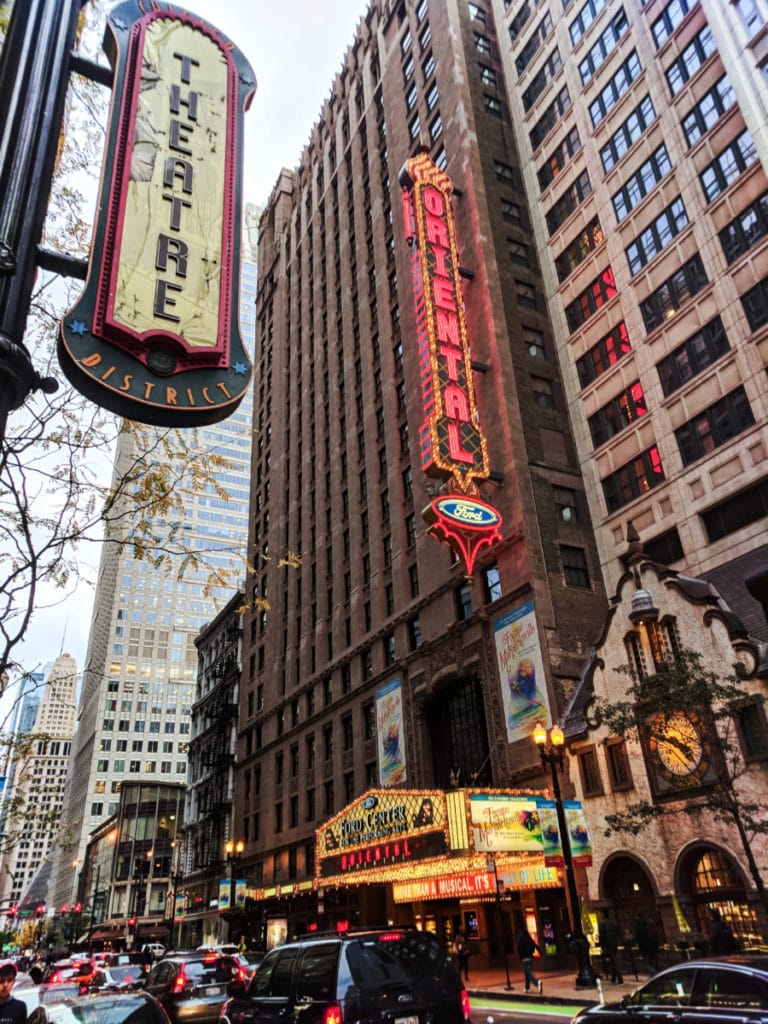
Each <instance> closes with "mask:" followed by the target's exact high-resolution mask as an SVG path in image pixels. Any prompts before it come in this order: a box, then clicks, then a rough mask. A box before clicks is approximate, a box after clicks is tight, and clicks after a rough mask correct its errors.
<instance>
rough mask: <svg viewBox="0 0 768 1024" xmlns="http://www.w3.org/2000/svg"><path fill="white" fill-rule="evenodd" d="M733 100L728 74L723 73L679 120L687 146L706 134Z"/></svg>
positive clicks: (734, 94) (692, 144) (734, 95)
mask: <svg viewBox="0 0 768 1024" xmlns="http://www.w3.org/2000/svg"><path fill="white" fill-rule="evenodd" d="M735 102H736V93H735V92H734V91H733V86H732V85H731V83H730V81H729V79H728V76H727V75H723V77H722V78H721V79H719V81H717V82H716V83H715V84H714V85H713V86H712V88H711V89H710V90H709V92H707V93H705V94H704V95H703V96H702V98H701V99H700V100H699V102H698V103H697V104H696V106H695V107H693V109H692V110H691V111H690V112H689V113H688V114H686V116H685V117H684V118H683V120H682V121H681V126H682V129H683V135H685V140H686V142H687V143H688V146H689V148H690V147H691V146H694V145H695V144H696V143H697V142H698V141H699V139H700V138H702V137H703V136H704V135H706V133H707V132H708V131H709V129H710V128H713V127H714V125H716V124H717V122H718V121H719V120H720V118H721V117H722V116H723V114H724V113H725V112H726V110H730V108H731V107H732V106H733V104H734V103H735Z"/></svg>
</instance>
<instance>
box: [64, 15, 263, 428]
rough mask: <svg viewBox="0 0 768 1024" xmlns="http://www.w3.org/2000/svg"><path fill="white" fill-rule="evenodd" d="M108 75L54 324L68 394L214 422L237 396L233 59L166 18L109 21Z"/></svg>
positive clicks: (164, 420)
mask: <svg viewBox="0 0 768 1024" xmlns="http://www.w3.org/2000/svg"><path fill="white" fill-rule="evenodd" d="M104 50H105V52H106V53H107V56H108V58H109V60H110V63H111V65H112V68H113V72H114V85H113V96H112V108H111V113H110V121H109V128H108V133H107V142H106V149H105V155H104V165H103V170H102V182H101V195H100V204H99V212H98V218H97V223H96V227H95V229H94V236H93V242H92V246H91V258H90V267H89V273H88V280H87V283H86V287H85V291H84V292H83V294H82V295H81V296H80V298H79V299H78V301H77V303H76V305H75V306H74V307H73V308H72V309H70V310H69V312H68V313H67V315H66V316H65V317H64V319H63V320H62V322H61V325H60V332H59V359H60V362H61V365H62V369H63V370H64V372H65V373H66V375H67V377H68V378H69V380H70V381H71V383H72V384H73V385H74V387H76V388H77V389H78V390H79V391H81V392H82V393H83V394H84V395H86V396H87V397H88V398H90V399H92V400H93V401H94V402H96V403H97V404H99V405H101V406H104V407H105V408H107V409H110V410H112V411H113V412H116V413H118V414H119V415H122V416H126V417H129V418H131V419H136V420H140V421H142V422H145V423H152V424H156V425H159V426H194V425H196V424H204V423H215V422H217V421H219V420H222V419H225V418H226V417H227V416H229V415H230V413H232V412H233V411H234V409H236V408H237V406H238V404H239V403H240V402H241V401H242V399H243V397H244V396H245V393H246V391H247V389H248V385H249V381H250V376H251V363H250V359H249V357H248V354H247V352H246V351H245V349H244V346H243V342H242V338H241V336H240V326H239V317H238V296H239V276H240V234H241V208H242V127H243V114H244V111H245V110H246V109H247V106H248V104H249V102H250V99H251V96H252V95H253V92H254V90H255V88H256V80H255V77H254V74H253V71H252V69H251V67H250V65H249V64H248V62H247V61H246V59H245V57H244V56H243V55H242V53H240V51H239V50H238V49H237V48H236V47H235V46H234V44H233V43H232V42H230V41H229V40H228V39H227V38H226V37H225V36H224V35H222V34H221V33H220V32H219V31H218V30H217V29H215V28H213V27H212V26H211V25H209V24H208V23H207V22H205V21H203V20H202V19H201V18H198V17H197V16H196V15H194V14H191V13H190V12H187V11H184V10H182V9H181V8H178V7H175V6H173V5H172V4H166V3H159V2H152V3H150V2H147V0H127V2H124V3H120V4H118V5H117V6H116V7H115V8H113V9H112V11H111V13H110V15H109V19H108V30H107V33H106V36H105V41H104Z"/></svg>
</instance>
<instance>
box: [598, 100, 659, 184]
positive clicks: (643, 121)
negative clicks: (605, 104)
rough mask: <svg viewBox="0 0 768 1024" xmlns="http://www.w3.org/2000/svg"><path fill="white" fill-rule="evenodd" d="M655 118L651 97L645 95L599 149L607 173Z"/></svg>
mask: <svg viewBox="0 0 768 1024" xmlns="http://www.w3.org/2000/svg"><path fill="white" fill-rule="evenodd" d="M655 120H656V111H655V110H654V108H653V103H652V102H651V97H650V96H646V97H645V98H644V99H642V100H641V101H640V103H638V105H637V106H636V107H635V109H634V110H633V111H632V113H631V114H630V115H629V117H628V118H627V120H626V121H624V123H623V124H621V125H619V127H618V128H617V129H616V131H615V132H614V133H613V135H612V136H611V137H610V139H609V140H608V142H606V144H605V145H604V146H603V147H602V149H601V150H600V159H601V161H602V164H603V170H604V171H605V173H606V174H607V173H608V171H610V170H611V168H612V167H614V166H615V165H616V164H617V163H618V162H619V160H621V158H622V157H623V156H624V154H625V153H626V152H628V151H629V149H630V148H631V147H632V146H633V145H634V144H635V143H636V142H637V140H638V139H639V138H640V137H641V136H642V134H643V132H644V131H645V130H646V128H648V126H649V125H651V124H653V122H654V121H655Z"/></svg>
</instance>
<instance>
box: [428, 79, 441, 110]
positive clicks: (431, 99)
mask: <svg viewBox="0 0 768 1024" xmlns="http://www.w3.org/2000/svg"><path fill="white" fill-rule="evenodd" d="M438 99H439V96H438V93H437V83H436V82H433V83H432V85H431V86H430V87H429V89H427V110H434V108H435V107H436V106H437V101H438Z"/></svg>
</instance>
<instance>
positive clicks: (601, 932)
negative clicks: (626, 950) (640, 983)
mask: <svg viewBox="0 0 768 1024" xmlns="http://www.w3.org/2000/svg"><path fill="white" fill-rule="evenodd" d="M597 934H598V937H599V939H600V952H601V953H602V956H603V960H604V961H605V964H606V965H607V967H608V971H607V973H608V975H609V976H610V979H611V981H613V982H615V983H616V984H617V985H621V984H622V983H623V982H624V978H623V977H622V974H621V968H620V967H619V961H618V956H619V929H618V928H617V927H616V922H615V921H614V920H613V918H612V917H611V914H610V911H609V910H608V909H607V908H606V909H604V910H603V916H602V918H601V920H600V923H599V924H598V926H597Z"/></svg>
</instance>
